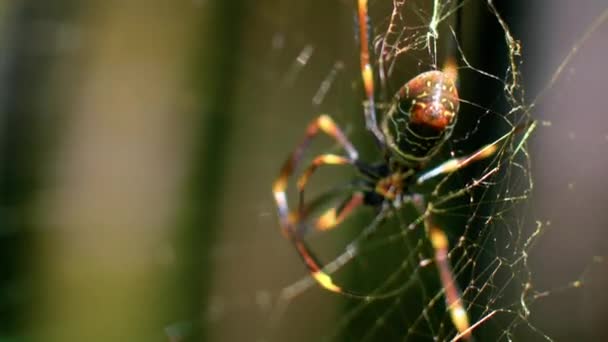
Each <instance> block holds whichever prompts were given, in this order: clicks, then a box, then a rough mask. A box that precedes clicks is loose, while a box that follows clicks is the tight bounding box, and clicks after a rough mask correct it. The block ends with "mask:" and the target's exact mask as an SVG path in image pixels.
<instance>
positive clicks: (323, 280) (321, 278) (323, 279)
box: [312, 271, 342, 293]
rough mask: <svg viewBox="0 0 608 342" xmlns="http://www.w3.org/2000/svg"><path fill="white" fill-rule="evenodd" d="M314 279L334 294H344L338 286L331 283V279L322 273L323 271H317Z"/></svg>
mask: <svg viewBox="0 0 608 342" xmlns="http://www.w3.org/2000/svg"><path fill="white" fill-rule="evenodd" d="M312 276H313V278H315V280H316V281H317V282H318V283H319V284H320V285H321V286H323V287H324V288H326V289H328V290H329V291H332V292H337V293H340V292H342V289H341V288H339V287H338V286H336V285H335V284H334V283H333V281H331V277H330V276H328V275H327V274H325V273H323V272H321V271H317V272H314V273H313V274H312Z"/></svg>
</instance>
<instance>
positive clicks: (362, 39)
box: [357, 0, 384, 146]
mask: <svg viewBox="0 0 608 342" xmlns="http://www.w3.org/2000/svg"><path fill="white" fill-rule="evenodd" d="M357 11H358V23H359V43H360V44H361V45H360V47H359V59H360V61H361V78H362V79H363V87H364V88H365V97H366V98H367V103H366V107H365V127H366V128H367V130H369V131H370V132H372V134H373V135H374V137H376V140H377V141H378V143H379V144H380V145H382V146H384V135H383V134H382V132H380V129H379V128H378V122H377V120H376V103H375V100H374V91H375V89H374V69H372V65H371V63H370V56H369V25H368V22H369V14H368V11H367V0H359V1H358V3H357Z"/></svg>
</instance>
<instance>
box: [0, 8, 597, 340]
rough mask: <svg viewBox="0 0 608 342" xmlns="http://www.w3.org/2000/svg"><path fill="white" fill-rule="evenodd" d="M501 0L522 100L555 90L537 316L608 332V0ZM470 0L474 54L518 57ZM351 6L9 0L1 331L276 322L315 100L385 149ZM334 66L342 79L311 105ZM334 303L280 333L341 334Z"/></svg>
mask: <svg viewBox="0 0 608 342" xmlns="http://www.w3.org/2000/svg"><path fill="white" fill-rule="evenodd" d="M497 2H498V1H497ZM497 6H498V7H499V9H500V11H501V13H503V14H504V16H505V19H506V20H507V21H508V23H509V24H510V25H511V27H512V29H513V33H514V35H515V36H516V37H517V38H518V39H520V40H521V41H522V46H523V53H524V55H523V61H524V64H523V65H522V73H523V75H524V79H525V82H526V83H525V88H526V94H527V95H528V96H529V97H530V99H533V98H535V97H536V96H537V94H542V97H540V98H539V99H538V105H537V107H536V108H535V109H534V111H533V117H534V118H536V119H538V120H539V121H540V122H541V123H542V124H541V125H540V127H539V129H538V130H537V131H536V132H535V133H534V135H533V136H532V137H531V139H530V145H529V147H530V155H531V159H532V161H533V164H532V172H533V175H534V191H533V193H532V195H531V197H530V199H529V209H528V210H527V215H528V217H529V218H530V224H531V225H535V222H536V221H539V222H542V223H543V225H544V226H545V227H546V228H547V229H545V230H544V234H543V236H542V237H541V238H540V239H539V240H538V242H537V244H536V246H535V247H534V248H533V249H532V250H531V253H530V260H529V262H530V265H529V266H530V269H531V271H532V274H533V279H534V283H535V286H536V287H537V288H538V289H547V290H548V295H547V296H546V297H544V298H541V299H539V300H538V301H536V302H535V304H534V306H533V307H532V308H531V309H532V314H531V316H530V318H529V321H530V322H531V323H532V324H534V326H535V327H537V328H538V329H539V330H541V331H542V332H544V333H545V334H547V335H548V336H550V337H553V338H554V339H555V340H557V341H568V340H579V341H596V340H605V339H607V338H608V328H607V327H606V325H605V324H604V321H605V317H606V315H607V314H608V295H607V294H606V292H605V291H604V289H605V288H606V287H607V286H608V276H607V274H608V272H607V271H608V267H607V266H606V262H603V261H602V258H601V257H602V256H606V254H607V252H608V233H607V232H606V229H607V227H608V226H607V224H608V216H607V211H606V209H607V208H608V191H606V190H607V189H608V185H607V184H608V183H607V182H606V181H605V177H604V176H605V174H606V169H607V167H608V152H607V151H608V115H606V114H607V113H608V112H607V111H606V108H605V96H606V95H605V94H606V79H607V76H608V72H606V69H605V56H607V55H608V39H607V37H608V24H607V23H606V20H608V19H604V22H603V23H601V24H600V26H599V27H598V28H597V30H596V31H595V32H594V33H593V35H591V36H590V37H589V38H588V39H586V40H585V41H584V42H583V41H582V38H583V36H584V32H585V30H586V29H588V28H589V27H590V26H591V25H592V23H593V22H594V20H596V19H597V18H598V17H599V16H601V15H604V17H605V16H606V14H602V11H604V10H605V9H606V7H607V5H606V3H605V1H602V0H595V1H594V0H585V1H579V2H572V1H567V0H559V1H549V0H535V1H523V0H522V1H508V2H504V1H503V2H499V3H498V4H497ZM465 8H473V13H469V14H466V13H465V14H464V17H465V18H468V19H467V21H465V24H464V25H465V31H464V32H466V37H465V38H463V40H466V41H467V44H468V46H471V45H472V44H474V42H478V48H477V49H472V50H470V51H474V50H476V51H475V56H476V57H473V56H471V57H472V58H476V59H477V60H478V62H479V63H483V64H476V65H488V68H491V65H493V64H497V65H500V63H504V59H505V57H506V55H505V53H504V51H501V50H500V49H499V48H497V47H496V45H497V44H496V42H497V41H501V42H502V40H501V39H503V38H502V37H501V36H500V32H499V31H492V30H488V29H486V27H485V23H487V21H488V20H490V19H491V17H490V16H489V15H488V14H487V13H485V14H479V13H483V11H479V12H475V10H474V9H475V8H482V9H483V8H484V6H483V3H482V4H481V5H479V6H477V7H476V6H466V7H465ZM353 10H354V5H353V3H352V2H351V1H346V0H335V1H321V0H311V1H295V0H290V1H287V0H260V1H252V0H232V1H220V0H190V1H185V0H184V1H161V0H148V1H138V0H134V1H100V0H89V1H86V2H85V1H68V0H54V1H35V0H30V1H26V0H23V1H0V256H1V259H0V275H1V278H0V341H3V342H4V341H109V340H114V341H167V340H168V339H169V337H168V336H167V335H170V336H172V338H174V339H175V340H178V339H180V338H181V337H180V336H181V335H182V334H183V335H188V336H189V337H187V339H188V340H193V341H199V340H207V341H241V340H260V341H261V340H264V338H267V337H269V336H268V334H269V332H268V322H269V317H270V316H271V313H272V311H273V303H274V299H275V298H276V296H277V294H278V293H279V292H280V291H281V289H282V288H284V287H285V286H288V285H290V284H292V283H294V282H295V281H296V280H298V279H300V278H301V277H302V276H304V275H305V273H304V272H303V267H302V265H301V262H300V260H299V259H298V258H297V257H296V255H295V253H294V252H293V250H292V249H291V246H290V245H289V244H288V243H287V242H286V241H284V239H283V238H282V236H281V234H280V233H279V228H278V225H277V222H276V217H275V208H274V205H273V202H272V197H271V194H270V185H271V183H272V181H273V177H275V175H276V174H277V171H278V168H279V166H280V164H281V162H282V161H283V158H284V157H285V156H286V154H287V153H288V152H289V151H290V150H291V148H292V146H293V145H294V144H295V142H296V141H297V139H299V137H300V136H301V134H302V132H303V127H304V126H305V124H306V123H307V122H308V121H309V120H310V119H311V118H313V117H314V116H315V115H316V114H317V113H318V112H320V111H327V112H331V113H332V115H333V116H334V117H335V118H336V121H339V122H341V123H344V127H345V128H346V130H347V131H348V132H351V134H352V136H353V138H354V139H355V141H356V142H357V143H358V144H362V146H363V147H362V149H363V151H365V150H366V148H365V146H366V144H367V146H369V145H370V142H369V139H367V138H366V137H365V135H363V134H362V133H363V132H362V127H361V121H362V120H361V119H360V92H359V90H360V88H358V87H359V86H358V85H356V84H353V82H356V81H358V78H357V77H358V76H357V74H356V72H357V70H356V65H357V58H358V56H357V54H356V50H355V44H354V34H353V29H354V24H353V14H354V12H353ZM476 13H477V14H476ZM477 16H479V17H477ZM577 43H583V44H581V45H580V46H578V45H577ZM573 48H576V49H577V50H578V53H577V54H576V55H575V56H574V57H573V58H572V60H571V61H570V63H569V64H568V65H567V66H566V67H565V69H564V71H563V73H562V74H561V75H560V77H559V78H558V79H557V81H556V82H555V83H551V81H550V80H551V77H552V74H553V72H554V70H556V68H557V67H558V66H559V65H560V63H562V62H563V61H564V59H565V58H566V56H567V55H568V53H569V52H570V51H572V49H573ZM306 49H313V51H314V54H313V55H312V56H313V58H311V61H310V63H306V65H305V66H304V67H303V66H300V67H299V66H298V65H299V64H298V62H297V57H298V55H301V53H302V51H306ZM311 53H313V52H312V51H311ZM482 57H483V58H482ZM337 61H342V62H343V63H344V64H343V65H342V64H336V62H337ZM332 68H334V69H337V70H339V72H340V75H341V79H342V81H336V82H335V83H334V85H333V88H332V92H331V93H330V95H329V96H326V97H325V98H324V100H323V102H322V104H318V103H315V102H314V101H311V99H313V98H314V95H315V92H316V91H317V89H318V88H319V85H320V84H321V82H322V81H323V80H324V79H326V77H327V75H328V71H329V70H332ZM498 70H500V69H498ZM549 84H550V85H551V87H550V88H549V89H547V90H546V91H544V90H543V89H544V88H545V87H546V86H547V85H549ZM479 91H480V92H481V91H482V90H479ZM364 153H365V152H364ZM334 177H340V174H336V175H334ZM345 239H347V237H345ZM576 280H582V284H583V286H582V287H580V288H573V287H572V286H571V284H572V282H573V281H576ZM310 291H311V292H312V293H316V292H315V291H318V290H317V289H311V290H310ZM326 299H327V296H325V295H316V296H307V297H305V298H304V299H302V300H298V301H297V302H296V303H292V306H295V307H296V309H295V311H293V312H291V314H290V315H288V316H286V317H287V318H286V319H284V320H281V322H280V327H279V328H278V329H277V331H274V332H273V333H272V334H271V336H272V338H273V340H278V341H282V340H287V339H290V340H299V341H305V340H310V339H311V338H312V336H318V333H319V331H323V329H331V327H332V324H333V322H334V321H335V319H336V317H339V316H340V315H342V314H343V312H341V307H339V306H335V307H334V306H332V305H328V304H327V301H326ZM522 338H524V337H522ZM527 338H529V340H537V339H538V338H539V335H534V334H531V335H530V336H528V337H527Z"/></svg>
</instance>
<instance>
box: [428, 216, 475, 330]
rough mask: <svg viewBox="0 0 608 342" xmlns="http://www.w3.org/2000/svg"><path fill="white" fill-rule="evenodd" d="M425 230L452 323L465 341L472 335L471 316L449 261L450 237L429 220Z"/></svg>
mask: <svg viewBox="0 0 608 342" xmlns="http://www.w3.org/2000/svg"><path fill="white" fill-rule="evenodd" d="M425 228H426V230H427V234H428V235H429V238H430V240H431V245H432V246H433V249H434V250H435V257H434V260H435V265H436V267H437V270H438V271H439V278H440V279H441V285H442V286H443V289H444V295H445V303H446V307H447V309H448V311H449V312H450V318H451V319H452V323H453V324H454V326H455V327H456V330H458V334H459V335H461V336H462V337H463V338H464V339H469V338H470V337H471V333H470V331H468V330H469V327H470V324H469V316H468V315H467V311H466V309H465V308H464V305H463V304H462V298H461V292H460V289H459V288H458V284H457V283H456V279H454V272H453V271H452V267H451V266H450V261H449V260H448V251H449V242H448V237H447V236H446V235H445V233H444V232H443V230H442V229H441V228H439V227H438V226H435V225H433V224H432V223H431V222H430V220H429V219H428V218H427V219H426V220H425Z"/></svg>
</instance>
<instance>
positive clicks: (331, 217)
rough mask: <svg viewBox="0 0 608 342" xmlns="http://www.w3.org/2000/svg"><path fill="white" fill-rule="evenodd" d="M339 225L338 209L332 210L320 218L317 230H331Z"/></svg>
mask: <svg viewBox="0 0 608 342" xmlns="http://www.w3.org/2000/svg"><path fill="white" fill-rule="evenodd" d="M336 224H337V217H336V209H335V208H333V209H330V210H328V211H327V212H326V213H325V214H323V215H321V217H319V220H318V221H317V228H318V229H320V230H325V229H329V228H331V227H333V226H335V225H336Z"/></svg>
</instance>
